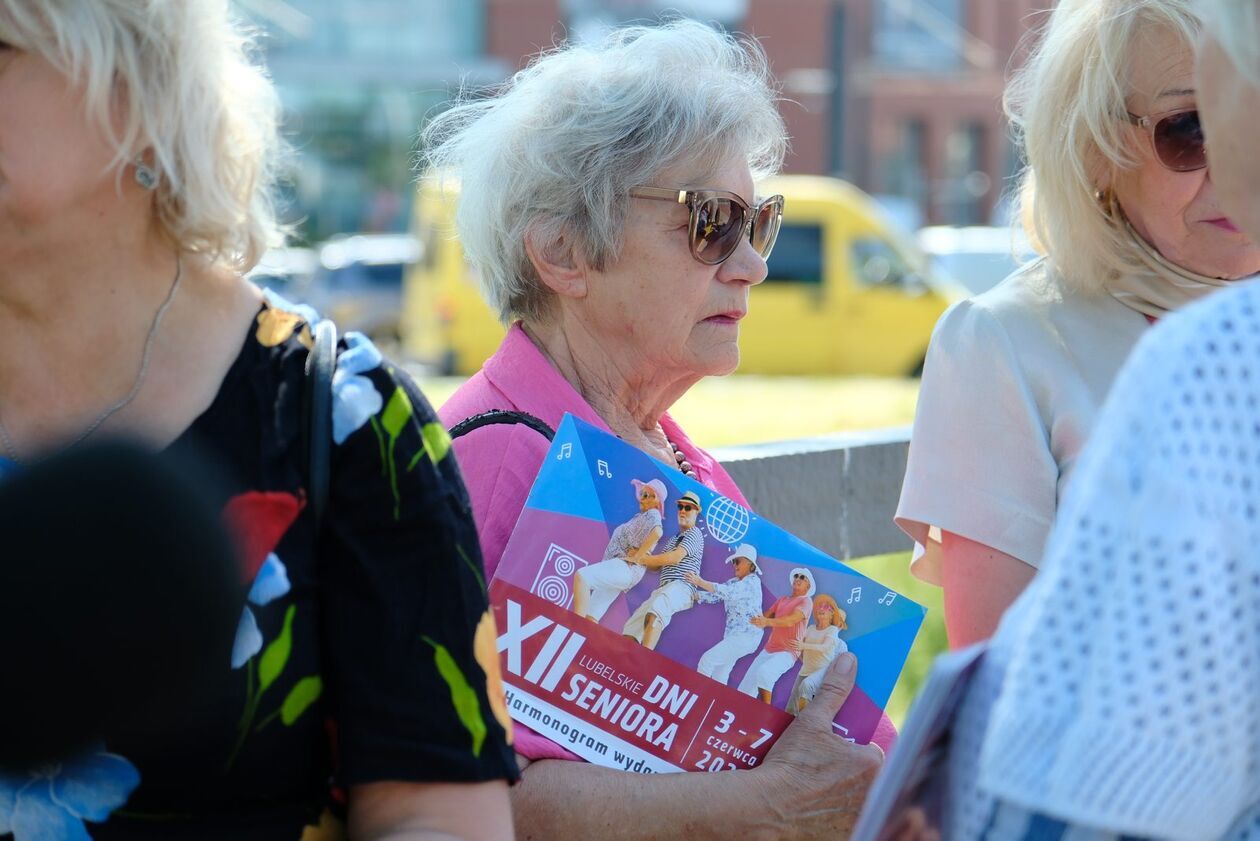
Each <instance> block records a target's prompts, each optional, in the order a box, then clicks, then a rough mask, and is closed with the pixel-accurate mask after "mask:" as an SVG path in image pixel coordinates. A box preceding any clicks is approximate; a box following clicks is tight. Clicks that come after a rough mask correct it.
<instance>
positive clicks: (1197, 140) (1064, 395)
mask: <svg viewBox="0 0 1260 841" xmlns="http://www.w3.org/2000/svg"><path fill="white" fill-rule="evenodd" d="M1193 5H1194V4H1193V2H1192V0H1064V2H1061V3H1059V4H1058V6H1057V7H1056V8H1055V10H1054V11H1053V12H1052V13H1051V14H1050V16H1049V18H1048V22H1047V24H1046V26H1045V29H1044V31H1043V32H1042V33H1041V40H1040V42H1039V45H1038V47H1037V48H1036V50H1035V51H1034V53H1033V54H1032V55H1031V56H1030V58H1029V59H1028V61H1027V63H1026V64H1025V65H1024V67H1023V68H1022V69H1021V70H1020V71H1019V72H1018V73H1017V74H1016V76H1015V78H1014V80H1013V81H1012V82H1011V85H1010V87H1009V88H1008V90H1007V94H1006V106H1007V111H1008V114H1009V116H1010V118H1011V120H1012V122H1013V123H1014V125H1015V126H1016V128H1017V129H1018V131H1019V135H1020V139H1021V140H1022V143H1023V152H1024V156H1025V160H1026V163H1027V166H1026V169H1025V172H1024V177H1023V190H1022V193H1021V203H1022V210H1023V218H1024V222H1025V226H1026V227H1027V228H1028V229H1029V233H1030V235H1031V236H1032V238H1033V240H1034V241H1035V242H1037V243H1039V244H1040V250H1041V251H1042V254H1043V256H1042V257H1041V258H1040V259H1038V260H1036V261H1034V262H1033V263H1031V264H1030V265H1028V266H1025V267H1023V268H1022V269H1020V270H1019V271H1017V272H1016V273H1015V274H1014V275H1012V276H1011V277H1010V278H1008V279H1007V280H1006V281H1004V282H1003V283H1002V284H1000V285H999V286H997V287H995V288H994V289H992V290H990V291H988V292H986V293H984V294H982V295H979V296H977V297H976V298H974V299H972V300H969V301H965V302H963V303H961V304H959V305H957V306H955V307H954V308H952V309H951V310H949V311H948V312H947V313H946V314H945V315H944V316H942V319H941V322H940V324H939V325H938V326H937V330H936V333H935V335H934V338H933V342H932V346H931V348H930V350H929V352H928V358H927V362H926V365H925V368H924V376H923V386H922V391H921V393H920V398H919V405H918V413H917V417H916V419H915V427H914V433H913V436H912V439H911V444H910V458H909V463H908V466H907V470H906V478H905V484H904V486H903V489H902V497H901V503H900V505H899V507H898V511H897V522H898V524H899V525H900V526H901V527H902V528H903V529H905V530H906V532H907V533H908V534H910V535H911V537H913V538H914V539H915V541H916V542H917V543H918V544H919V546H920V547H922V548H921V550H920V552H919V554H918V555H917V556H916V560H915V562H914V564H913V567H912V568H913V570H914V572H915V573H916V575H918V576H919V577H920V578H923V579H924V580H927V581H929V582H932V583H935V584H938V585H941V586H942V587H943V588H944V591H945V593H944V595H945V621H946V627H947V630H948V632H949V637H950V643H951V645H953V646H962V645H966V644H968V643H970V642H973V641H975V640H978V639H982V638H985V637H988V636H989V635H990V634H991V633H992V632H993V630H994V628H995V627H996V625H997V621H998V618H999V617H1000V616H1001V614H1002V611H1003V610H1004V609H1005V608H1006V607H1007V605H1009V604H1010V603H1011V601H1012V600H1013V599H1014V598H1015V596H1016V595H1017V594H1018V593H1019V592H1020V591H1021V590H1022V589H1023V587H1024V586H1025V585H1026V584H1027V583H1028V581H1029V580H1030V579H1031V578H1032V577H1033V575H1034V574H1035V573H1036V571H1037V567H1038V565H1039V564H1040V562H1041V557H1042V551H1043V547H1044V544H1045V541H1046V536H1047V534H1048V532H1049V528H1050V524H1051V522H1052V521H1053V519H1054V514H1055V511H1056V509H1057V507H1058V503H1059V499H1060V498H1061V496H1062V494H1063V491H1064V489H1065V488H1066V486H1067V484H1068V483H1069V481H1070V480H1071V477H1072V472H1073V467H1074V465H1075V463H1076V458H1077V454H1078V453H1079V452H1080V450H1081V448H1082V446H1083V445H1084V443H1085V441H1086V440H1087V439H1088V438H1089V435H1090V432H1091V431H1092V429H1093V426H1094V423H1095V419H1096V415H1097V413H1098V409H1099V407H1100V406H1101V404H1102V402H1103V399H1104V398H1105V397H1106V395H1107V392H1108V390H1109V389H1110V386H1111V382H1112V379H1113V378H1114V376H1115V374H1116V372H1117V371H1118V370H1119V368H1120V366H1121V364H1122V363H1123V362H1124V360H1125V358H1126V357H1127V356H1128V354H1129V352H1130V350H1131V349H1132V347H1133V345H1134V344H1135V342H1136V341H1137V340H1138V338H1139V337H1141V336H1142V334H1143V333H1145V332H1146V330H1147V329H1148V328H1149V327H1150V325H1151V324H1152V323H1153V322H1155V321H1157V320H1158V319H1159V318H1161V317H1162V316H1163V315H1165V314H1166V313H1168V312H1171V311H1174V310H1176V309H1178V308H1180V307H1181V306H1183V305H1184V304H1186V303H1189V302H1191V301H1193V300H1196V299H1198V298H1200V297H1202V296H1204V295H1207V294H1209V293H1211V292H1212V291H1213V290H1216V289H1220V288H1222V287H1225V286H1228V285H1229V284H1230V282H1231V280H1234V279H1237V278H1241V277H1245V276H1247V275H1250V274H1252V273H1254V272H1256V271H1257V270H1260V248H1257V246H1256V244H1255V242H1254V241H1253V239H1252V238H1251V237H1249V236H1248V235H1247V234H1246V233H1243V232H1241V231H1240V230H1239V228H1238V226H1237V225H1236V224H1235V223H1234V221H1233V220H1232V219H1231V218H1230V216H1229V214H1228V212H1227V211H1226V210H1224V209H1222V206H1221V204H1220V202H1219V200H1218V196H1217V191H1216V187H1215V185H1214V183H1213V179H1212V173H1211V171H1210V169H1209V167H1208V161H1207V157H1206V155H1205V147H1204V140H1203V133H1202V130H1201V128H1200V126H1199V116H1198V111H1197V110H1196V109H1197V102H1196V93H1195V80H1194V55H1193V51H1192V46H1193V43H1194V39H1195V37H1196V35H1197V33H1198V29H1199V21H1198V18H1197V17H1196V16H1195V14H1194V11H1193Z"/></svg>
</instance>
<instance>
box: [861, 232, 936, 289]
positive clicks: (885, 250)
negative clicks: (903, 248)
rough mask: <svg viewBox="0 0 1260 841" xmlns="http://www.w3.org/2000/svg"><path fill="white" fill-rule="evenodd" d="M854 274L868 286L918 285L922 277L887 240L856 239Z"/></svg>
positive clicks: (873, 238)
mask: <svg viewBox="0 0 1260 841" xmlns="http://www.w3.org/2000/svg"><path fill="white" fill-rule="evenodd" d="M850 251H851V254H852V256H853V274H854V276H855V277H856V278H857V279H858V281H859V282H860V283H864V284H866V285H868V286H912V285H913V286H917V285H921V284H922V279H921V278H919V276H918V275H917V274H915V272H914V270H913V269H912V268H910V266H909V265H908V264H907V263H906V261H905V258H904V257H902V256H901V254H900V253H899V252H898V251H897V250H896V249H895V248H893V247H892V245H891V244H889V243H888V242H887V241H886V240H882V239H879V238H877V237H864V238H862V239H855V240H854V241H853V245H852V248H851V250H850Z"/></svg>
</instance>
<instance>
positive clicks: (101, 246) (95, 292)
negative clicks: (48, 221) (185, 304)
mask: <svg viewBox="0 0 1260 841" xmlns="http://www.w3.org/2000/svg"><path fill="white" fill-rule="evenodd" d="M119 217H121V218H119ZM67 227H69V226H67ZM68 234H70V235H68V236H66V237H65V238H64V241H60V242H59V241H57V240H55V239H45V238H44V237H40V236H38V235H36V236H34V237H32V238H31V239H33V240H34V242H31V241H29V240H28V241H27V242H23V241H22V240H21V239H20V238H17V240H16V242H13V241H11V242H8V243H5V245H6V246H14V245H15V246H16V247H6V248H4V249H3V251H4V252H5V253H4V254H3V259H0V399H3V398H4V397H5V396H9V397H10V398H11V399H13V398H14V396H13V395H11V394H10V393H9V391H10V389H11V388H15V387H16V388H20V387H21V386H22V384H23V382H24V377H23V376H22V374H23V373H25V374H35V373H38V375H40V376H48V377H52V378H55V379H57V380H58V381H61V382H64V383H66V384H67V387H70V388H73V387H75V384H76V383H79V384H82V385H83V386H84V387H88V388H91V387H92V383H94V382H96V381H99V380H100V379H102V378H104V379H109V376H108V374H109V369H110V368H111V367H112V366H113V365H115V364H117V365H121V364H122V360H123V359H128V360H133V361H132V362H131V363H129V364H128V366H127V367H128V368H131V367H132V366H133V365H134V359H135V358H136V357H137V354H138V353H139V351H140V348H141V346H142V345H143V343H144V339H145V336H146V335H147V333H148V331H149V328H150V326H151V325H152V322H153V316H154V313H155V312H156V311H157V309H158V307H159V306H160V305H161V303H162V301H163V300H164V299H165V298H166V295H167V293H168V292H169V291H170V288H171V283H172V281H173V279H174V277H175V270H176V261H177V249H176V246H175V244H174V243H173V242H171V241H170V239H169V238H168V237H166V236H165V235H164V234H163V233H162V232H161V231H160V230H158V226H157V224H156V222H151V221H150V220H149V219H148V218H144V217H139V218H137V217H133V216H132V215H130V214H118V215H117V216H116V217H115V218H112V219H105V218H102V219H99V220H97V223H96V224H95V225H90V226H76V227H75V228H74V230H73V232H72V233H70V232H68ZM186 263H187V261H186ZM184 269H185V273H184V277H183V280H182V282H181V291H183V290H184V289H185V288H186V287H187V286H188V285H190V284H188V281H189V279H190V278H189V277H188V274H189V273H191V272H193V271H195V269H194V267H193V266H190V265H187V264H186V265H185V266H184ZM116 360H117V361H116ZM130 375H131V376H134V370H131V372H130ZM110 388H111V389H112V390H116V388H117V383H114V384H112V385H111V386H110Z"/></svg>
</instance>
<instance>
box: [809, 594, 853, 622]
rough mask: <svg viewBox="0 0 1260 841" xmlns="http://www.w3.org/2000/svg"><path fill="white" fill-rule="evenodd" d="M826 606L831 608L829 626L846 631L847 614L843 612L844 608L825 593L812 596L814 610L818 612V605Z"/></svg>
mask: <svg viewBox="0 0 1260 841" xmlns="http://www.w3.org/2000/svg"><path fill="white" fill-rule="evenodd" d="M824 604H825V605H828V606H829V607H830V608H831V624H833V625H835V626H836V627H837V628H839V629H840V630H841V631H844V630H848V627H849V614H847V613H845V612H844V608H842V607H841V606H840V605H838V604H836V600H835V599H833V598H832V597H831V596H829V595H827V594H826V593H822V594H820V595H817V596H814V610H815V611H817V610H818V606H819V605H824Z"/></svg>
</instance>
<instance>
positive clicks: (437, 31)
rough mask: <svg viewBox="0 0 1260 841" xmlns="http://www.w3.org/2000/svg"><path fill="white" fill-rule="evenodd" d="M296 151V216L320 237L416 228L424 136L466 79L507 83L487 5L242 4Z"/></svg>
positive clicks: (401, 1)
mask: <svg viewBox="0 0 1260 841" xmlns="http://www.w3.org/2000/svg"><path fill="white" fill-rule="evenodd" d="M235 6H236V8H237V10H238V12H239V13H240V14H241V15H242V16H243V17H244V18H246V19H247V20H249V21H250V22H251V23H253V24H254V25H255V26H256V27H257V28H258V29H260V30H261V32H262V36H263V37H262V38H261V41H260V43H261V46H262V48H263V51H264V58H265V60H266V63H267V65H268V68H269V69H270V71H271V74H272V77H273V78H274V79H275V81H276V85H277V87H278V88H279V90H280V95H281V98H282V100H283V103H284V109H285V133H286V135H287V136H288V137H289V139H290V140H291V141H292V142H293V144H294V145H295V147H296V148H297V152H298V156H297V160H296V162H295V164H296V165H295V167H294V169H293V176H292V187H291V190H292V196H291V203H290V205H291V206H290V209H289V213H288V215H289V216H290V218H292V219H294V220H297V221H298V222H299V230H300V231H301V233H302V235H303V237H304V238H306V239H308V240H310V241H315V240H319V239H324V238H326V237H328V236H330V235H332V234H334V233H340V232H350V231H398V230H404V229H405V228H406V226H407V217H408V213H409V210H410V203H411V190H410V183H411V180H412V177H413V167H414V154H415V142H416V135H417V132H418V130H419V127H420V125H421V124H422V123H423V121H424V117H425V114H426V113H428V112H430V111H431V110H432V109H434V108H437V107H440V106H441V104H442V103H444V102H446V101H447V100H448V99H449V97H450V95H451V93H452V92H453V91H454V90H456V89H457V88H458V87H459V85H460V84H463V83H468V84H473V85H482V84H487V83H492V82H495V81H497V80H499V79H502V78H503V76H504V74H505V73H506V72H507V67H506V66H505V65H504V63H503V62H501V61H498V60H496V59H493V58H489V57H487V56H486V54H485V49H484V44H485V17H486V7H485V3H484V2H482V0H459V2H450V0H301V2H300V3H299V2H297V0H292V2H290V1H289V0H235Z"/></svg>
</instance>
